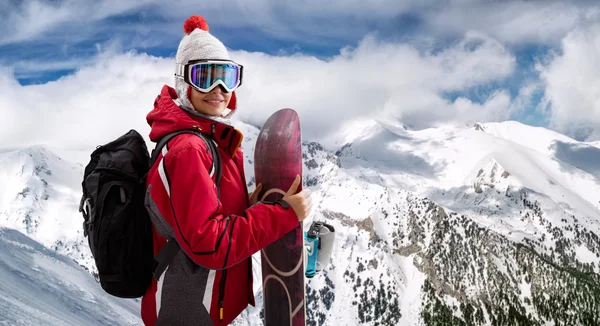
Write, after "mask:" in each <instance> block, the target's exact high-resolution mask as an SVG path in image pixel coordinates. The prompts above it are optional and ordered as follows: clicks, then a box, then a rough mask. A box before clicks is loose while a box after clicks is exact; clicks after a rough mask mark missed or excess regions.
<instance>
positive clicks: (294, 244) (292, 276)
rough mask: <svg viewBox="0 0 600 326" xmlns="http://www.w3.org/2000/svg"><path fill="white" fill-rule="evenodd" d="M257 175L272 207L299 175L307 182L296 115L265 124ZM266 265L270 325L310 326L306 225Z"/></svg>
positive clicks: (283, 113) (280, 114) (270, 253)
mask: <svg viewBox="0 0 600 326" xmlns="http://www.w3.org/2000/svg"><path fill="white" fill-rule="evenodd" d="M254 173H255V178H256V184H261V183H262V185H263V186H262V190H261V193H260V194H259V197H258V198H259V200H262V201H269V202H275V201H277V200H280V199H282V198H283V196H284V195H285V193H286V192H287V190H288V189H289V188H290V186H291V185H292V183H293V182H294V179H295V177H296V175H300V176H302V133H301V129H300V120H299V118H298V114H297V113H296V112H295V111H294V110H292V109H282V110H279V111H277V112H275V113H274V114H273V115H271V117H270V118H269V119H268V120H267V121H266V122H265V124H264V126H263V128H262V130H261V132H260V133H259V135H258V139H257V140H256V148H255V150H254ZM300 191H302V184H300V185H299V186H298V189H297V192H300ZM290 209H291V208H290ZM261 260H262V280H263V298H264V299H263V300H264V309H265V311H264V315H265V320H264V323H265V325H266V326H271V325H273V326H274V325H277V326H280V325H290V326H305V325H306V300H305V280H304V234H303V228H302V223H300V225H299V226H298V227H297V228H295V229H294V230H292V231H290V232H289V233H287V234H286V235H284V236H283V237H282V238H280V239H279V240H277V241H275V242H274V243H272V244H271V245H269V246H267V247H266V248H264V249H263V250H261Z"/></svg>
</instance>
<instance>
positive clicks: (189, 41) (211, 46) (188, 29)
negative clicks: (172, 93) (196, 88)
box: [175, 15, 236, 111]
mask: <svg viewBox="0 0 600 326" xmlns="http://www.w3.org/2000/svg"><path fill="white" fill-rule="evenodd" d="M183 31H184V32H185V35H184V36H183V38H182V39H181V42H179V47H178V48H177V54H176V55H175V63H176V67H175V71H177V65H185V64H187V63H188V62H189V61H191V60H202V59H221V60H229V54H228V53H227V49H226V48H225V45H223V43H221V41H219V39H217V38H216V37H214V36H213V35H211V34H210V33H209V31H208V24H207V23H206V20H205V19H204V18H203V17H202V16H198V15H193V16H191V17H190V18H188V19H187V20H186V21H185V23H184V24H183ZM175 89H176V90H177V95H178V97H179V100H180V101H181V106H182V107H184V108H186V109H191V110H193V107H194V106H193V105H192V103H191V102H190V99H189V92H190V90H189V89H190V86H189V85H188V84H187V83H186V82H185V81H184V80H183V79H181V78H178V77H175ZM235 105H236V96H235V92H234V93H233V94H232V96H231V100H230V101H229V106H228V108H229V109H230V110H232V111H233V110H235Z"/></svg>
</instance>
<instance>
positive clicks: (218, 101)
mask: <svg viewBox="0 0 600 326" xmlns="http://www.w3.org/2000/svg"><path fill="white" fill-rule="evenodd" d="M204 101H205V102H208V103H211V104H219V103H221V102H223V100H204Z"/></svg>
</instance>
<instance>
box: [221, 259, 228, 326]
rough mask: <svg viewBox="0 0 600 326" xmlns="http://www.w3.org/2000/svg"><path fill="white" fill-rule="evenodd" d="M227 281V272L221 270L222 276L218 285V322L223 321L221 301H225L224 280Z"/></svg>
mask: <svg viewBox="0 0 600 326" xmlns="http://www.w3.org/2000/svg"><path fill="white" fill-rule="evenodd" d="M226 279H227V270H226V269H224V270H223V276H222V277H221V281H220V284H219V321H223V299H225V280H226Z"/></svg>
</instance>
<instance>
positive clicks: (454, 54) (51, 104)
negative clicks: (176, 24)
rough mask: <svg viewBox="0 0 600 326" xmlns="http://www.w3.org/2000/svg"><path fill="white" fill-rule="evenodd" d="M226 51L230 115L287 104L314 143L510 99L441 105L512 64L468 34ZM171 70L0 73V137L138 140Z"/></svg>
mask: <svg viewBox="0 0 600 326" xmlns="http://www.w3.org/2000/svg"><path fill="white" fill-rule="evenodd" d="M231 55H232V57H233V58H234V59H235V60H237V61H239V62H241V63H243V64H244V65H245V67H246V70H245V77H246V78H245V80H244V85H243V86H242V88H240V90H239V91H238V93H239V97H240V105H239V113H238V114H237V115H236V117H237V118H239V119H241V120H243V121H248V122H250V123H254V124H258V125H260V124H262V123H263V122H264V121H265V120H266V119H267V118H268V116H269V115H270V114H271V113H272V112H274V111H275V110H277V109H280V108H283V107H291V108H294V109H296V110H297V111H298V112H299V113H300V115H301V118H302V121H303V127H304V130H305V132H306V139H313V140H319V138H320V137H324V136H326V135H327V134H328V133H330V132H334V131H336V130H337V129H338V128H339V127H340V126H341V124H342V123H343V122H344V121H348V120H351V119H354V118H356V117H368V118H370V117H374V116H375V115H377V114H379V113H385V114H392V115H395V116H397V117H400V118H402V119H403V120H404V122H406V123H407V124H411V125H414V126H420V127H426V126H432V125H434V124H436V123H438V122H465V121H472V120H483V121H496V120H499V119H503V118H505V115H504V113H503V112H506V111H507V108H508V106H509V104H510V103H509V102H510V101H509V99H508V97H507V95H506V94H505V93H504V92H502V91H499V92H498V93H495V94H493V95H492V96H491V97H490V98H489V99H488V100H487V101H486V102H485V103H482V104H477V103H471V102H470V101H468V100H466V99H461V98H459V99H457V100H456V101H454V102H450V101H448V100H446V99H444V97H443V94H444V92H447V91H462V90H465V89H468V88H470V87H473V86H477V85H484V84H486V83H489V82H493V81H497V80H500V79H502V78H504V77H506V76H508V75H510V74H511V73H512V71H513V69H514V63H515V58H514V57H513V56H512V55H511V54H510V53H508V52H507V51H506V50H505V49H504V48H503V47H501V46H499V44H498V43H497V42H495V41H494V40H493V39H490V38H488V37H486V36H483V35H475V34H473V35H469V36H468V37H467V38H466V39H465V40H464V41H463V42H459V43H457V44H456V45H454V46H452V47H450V48H448V49H445V50H443V51H441V52H436V53H429V52H419V51H418V50H416V49H415V48H413V47H411V46H409V45H406V44H394V43H385V42H381V41H379V40H377V39H375V38H374V37H367V38H365V39H364V40H363V41H362V42H361V43H360V45H359V46H358V47H357V48H355V49H350V48H348V49H344V50H343V51H342V53H341V54H340V55H338V56H335V57H333V58H331V59H330V60H327V61H325V60H319V59H317V58H314V57H310V56H305V55H292V56H271V55H267V54H264V53H248V52H243V51H241V52H233V53H232V54H231ZM490 63H494V64H490ZM172 74H173V59H172V58H155V57H151V56H148V55H145V54H133V53H127V54H119V55H117V54H114V53H112V52H106V53H104V54H102V55H100V56H99V57H98V58H97V59H96V62H95V63H94V64H93V65H89V66H86V67H85V68H82V69H81V70H79V71H77V72H76V73H75V74H73V75H70V76H67V77H64V78H61V79H59V80H57V81H54V82H49V83H46V84H43V85H31V86H21V85H19V84H18V83H17V82H15V80H14V77H12V76H11V74H10V73H8V72H6V71H4V72H3V73H1V76H2V79H1V80H0V83H1V85H0V87H2V89H3V92H2V93H1V94H0V115H1V116H3V117H10V118H8V119H2V121H1V122H0V139H1V140H2V141H3V142H4V145H5V146H8V145H13V146H23V145H28V144H32V143H39V142H46V143H47V144H50V145H53V146H59V147H67V148H81V147H85V146H95V145H97V144H100V143H104V142H106V141H107V139H111V138H112V137H116V136H118V135H120V134H122V133H124V132H125V131H127V130H128V129H129V128H134V129H137V130H138V131H140V132H141V133H142V134H144V135H146V134H147V132H148V127H147V125H146V121H145V115H146V114H147V113H148V111H149V110H150V109H151V108H152V103H153V101H154V99H155V97H156V95H157V94H158V92H159V91H160V88H161V87H162V85H163V84H165V83H167V84H169V85H172V84H173V80H172ZM86 137H89V138H86Z"/></svg>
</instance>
